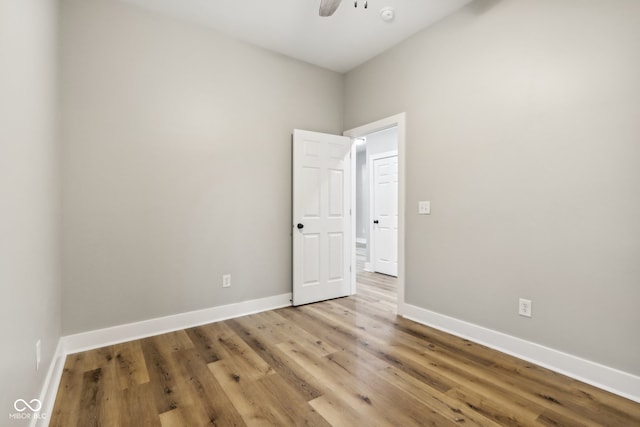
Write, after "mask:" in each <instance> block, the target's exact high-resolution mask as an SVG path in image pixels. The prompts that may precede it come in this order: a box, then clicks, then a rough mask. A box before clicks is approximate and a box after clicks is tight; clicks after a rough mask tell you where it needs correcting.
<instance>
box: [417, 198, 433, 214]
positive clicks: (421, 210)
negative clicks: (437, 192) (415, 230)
mask: <svg viewBox="0 0 640 427" xmlns="http://www.w3.org/2000/svg"><path fill="white" fill-rule="evenodd" d="M418 214H420V215H430V214H431V202H428V201H422V202H418Z"/></svg>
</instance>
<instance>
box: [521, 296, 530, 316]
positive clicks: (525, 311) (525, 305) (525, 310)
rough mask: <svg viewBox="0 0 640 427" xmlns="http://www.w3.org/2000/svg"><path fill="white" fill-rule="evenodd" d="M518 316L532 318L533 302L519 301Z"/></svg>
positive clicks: (522, 299)
mask: <svg viewBox="0 0 640 427" xmlns="http://www.w3.org/2000/svg"><path fill="white" fill-rule="evenodd" d="M518 314H519V315H520V316H524V317H531V300H528V299H524V298H520V300H519V301H518Z"/></svg>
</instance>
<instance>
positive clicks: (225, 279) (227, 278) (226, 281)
mask: <svg viewBox="0 0 640 427" xmlns="http://www.w3.org/2000/svg"><path fill="white" fill-rule="evenodd" d="M230 286H231V275H230V274H223V275H222V287H223V288H228V287H230Z"/></svg>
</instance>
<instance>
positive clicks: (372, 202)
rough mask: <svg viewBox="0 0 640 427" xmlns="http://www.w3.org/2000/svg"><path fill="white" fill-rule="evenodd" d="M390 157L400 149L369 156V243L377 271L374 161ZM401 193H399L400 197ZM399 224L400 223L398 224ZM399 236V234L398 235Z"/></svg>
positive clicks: (372, 268) (372, 266)
mask: <svg viewBox="0 0 640 427" xmlns="http://www.w3.org/2000/svg"><path fill="white" fill-rule="evenodd" d="M388 157H398V150H393V151H387V152H384V153H377V154H371V155H370V156H367V168H368V169H369V241H368V242H367V245H368V246H369V247H368V249H369V251H368V252H369V262H370V264H371V271H372V272H376V268H375V265H376V264H375V258H374V256H375V243H374V242H375V239H374V238H373V233H374V232H375V227H374V226H373V220H374V218H373V212H374V210H375V200H374V197H375V196H374V195H375V177H374V168H373V162H375V161H376V160H380V159H386V158H388ZM399 192H400V157H398V193H399ZM399 197H400V195H399V194H398V198H399ZM399 221H400V212H399V211H398V222H399ZM398 225H399V224H398ZM399 234H400V229H399V228H398V235H399ZM398 238H399V236H398ZM396 244H397V245H398V246H400V241H399V240H398V241H397V242H396Z"/></svg>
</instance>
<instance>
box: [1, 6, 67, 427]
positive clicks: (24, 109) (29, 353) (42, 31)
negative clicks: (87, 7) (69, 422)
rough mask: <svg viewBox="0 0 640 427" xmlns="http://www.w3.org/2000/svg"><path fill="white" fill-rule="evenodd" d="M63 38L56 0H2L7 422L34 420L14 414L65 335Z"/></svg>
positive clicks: (34, 390)
mask: <svg viewBox="0 0 640 427" xmlns="http://www.w3.org/2000/svg"><path fill="white" fill-rule="evenodd" d="M55 44H56V2H55V1H53V0H51V1H50V0H9V1H2V2H0V70H1V71H0V94H1V95H0V294H1V295H2V308H0V334H1V335H0V338H1V339H0V342H2V346H3V347H2V351H1V352H0V379H1V380H0V424H2V425H12V426H14V425H15V426H17V425H26V424H27V422H24V421H23V422H20V421H14V420H9V418H8V414H10V413H14V412H16V411H15V410H14V408H13V403H14V402H15V400H16V399H25V400H27V401H28V400H31V399H36V398H38V397H40V396H39V395H40V390H41V388H42V384H43V382H44V379H45V376H46V374H47V369H48V367H49V364H50V363H51V360H52V356H53V353H54V352H55V348H56V345H57V341H58V338H59V336H60V282H59V280H58V277H59V263H58V257H57V254H58V251H57V249H58V248H57V239H58V218H59V217H58V182H59V181H58V178H57V173H58V172H57V155H56V150H57V147H56V137H55V133H56V132H55V102H56V99H55V97H56V90H55V87H56V81H55V78H56V59H55V55H56V49H55ZM38 339H40V340H41V342H42V364H41V365H40V370H39V371H38V372H36V363H35V360H36V358H35V354H36V353H35V343H36V341H37V340H38ZM7 423H8V424H7Z"/></svg>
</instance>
